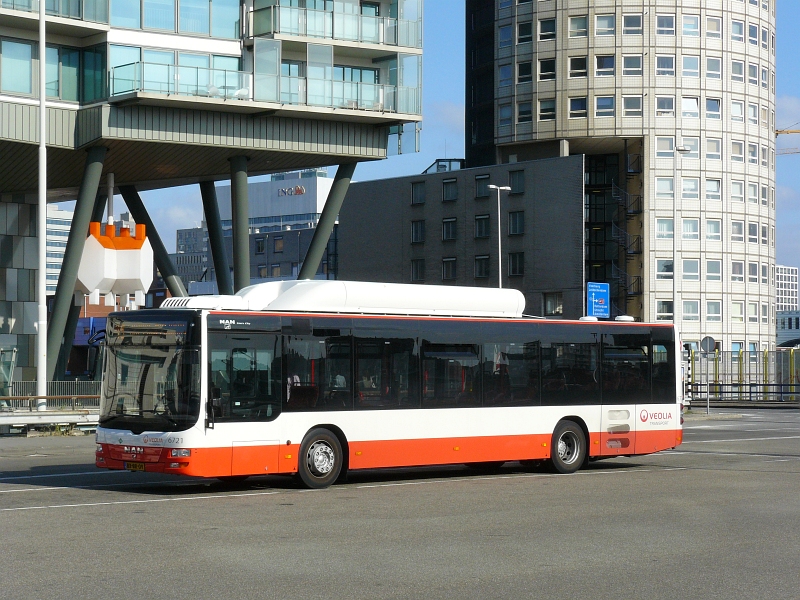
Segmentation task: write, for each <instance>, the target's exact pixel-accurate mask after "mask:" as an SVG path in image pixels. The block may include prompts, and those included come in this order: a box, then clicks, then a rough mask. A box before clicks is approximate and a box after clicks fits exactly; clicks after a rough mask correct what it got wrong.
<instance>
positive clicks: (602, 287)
mask: <svg viewBox="0 0 800 600" xmlns="http://www.w3.org/2000/svg"><path fill="white" fill-rule="evenodd" d="M610 304H611V293H610V292H609V289H608V284H607V283H592V282H591V281H589V282H587V283H586V314H587V316H590V317H598V318H600V319H608V318H609V317H610V316H611V306H610Z"/></svg>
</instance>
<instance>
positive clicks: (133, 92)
mask: <svg viewBox="0 0 800 600" xmlns="http://www.w3.org/2000/svg"><path fill="white" fill-rule="evenodd" d="M45 8H46V13H47V16H46V32H47V33H46V37H47V39H46V42H45V43H46V47H45V48H44V49H43V50H42V49H40V47H39V37H38V36H39V33H38V29H39V12H38V11H39V2H38V1H37V0H0V115H2V118H0V156H4V157H8V160H5V161H4V162H3V164H2V165H0V207H2V208H1V209H0V210H2V212H0V244H2V248H3V250H2V252H0V256H1V257H0V281H2V282H3V285H2V286H0V344H2V345H3V346H6V345H8V346H14V347H17V348H18V349H19V351H18V353H17V360H16V371H17V373H16V376H15V378H17V379H19V378H20V377H21V378H28V379H32V378H33V375H34V372H35V370H34V369H35V362H36V360H35V352H34V347H35V344H34V343H33V339H34V337H35V335H36V319H37V302H38V299H37V298H36V297H35V294H33V295H32V294H24V293H23V294H22V295H20V294H19V293H18V290H20V289H22V288H25V285H26V282H29V284H30V286H33V287H31V289H34V287H35V286H34V283H33V282H34V281H35V274H36V269H37V263H36V261H37V254H36V243H35V236H36V226H35V223H36V217H37V215H36V212H37V211H36V207H35V204H36V193H35V191H36V189H37V185H38V182H37V173H38V169H37V160H38V158H37V156H38V148H37V146H38V141H39V132H38V126H37V124H38V122H39V118H38V115H39V106H38V102H39V96H40V93H44V94H45V96H46V98H47V109H46V110H47V119H48V126H47V139H46V143H47V148H48V153H47V169H48V172H47V181H48V198H49V201H62V200H75V199H77V203H76V208H75V219H74V220H73V225H74V227H76V228H79V229H81V230H83V229H85V228H86V227H87V225H88V221H89V218H90V215H91V214H92V213H94V214H95V215H96V214H102V206H99V207H95V206H93V205H94V204H95V200H96V198H97V195H98V191H100V192H101V195H102V194H103V190H102V189H100V188H101V187H104V186H105V185H106V183H107V181H109V179H108V176H109V175H112V174H113V182H111V183H110V185H112V186H115V188H116V190H117V191H118V192H119V193H122V194H123V196H125V201H126V203H127V204H128V205H129V208H130V209H131V211H132V213H134V214H133V217H134V218H135V219H136V221H137V222H145V221H147V220H148V219H147V217H146V214H144V213H145V212H146V211H145V210H144V208H143V204H142V203H141V201H140V199H138V191H141V190H151V189H156V188H164V187H170V186H173V185H185V184H193V183H204V182H212V181H219V180H223V179H229V178H231V179H235V178H239V177H244V178H245V181H246V177H247V176H248V175H250V176H252V175H258V174H267V173H273V172H281V171H287V170H295V169H297V170H299V169H306V168H313V167H321V166H327V165H343V164H344V165H353V164H355V163H357V162H359V161H364V160H378V159H382V158H385V157H386V156H387V148H388V144H389V143H390V136H392V135H402V133H403V132H404V131H405V130H406V129H410V130H412V131H413V130H414V129H416V128H417V127H418V124H419V122H420V121H421V94H422V89H421V88H422V86H421V81H422V78H421V73H422V0H375V1H369V2H367V1H359V0H336V1H335V2H334V1H332V0H305V1H302V0H301V1H297V0H55V1H52V2H51V1H49V0H48V2H47V3H46V7H45ZM40 65H41V67H42V68H44V69H45V76H46V77H45V85H44V89H43V90H40V89H39V87H40V86H39V69H40ZM392 143H394V141H392ZM101 180H102V184H101ZM240 181H241V179H240ZM201 187H202V186H201ZM246 188H247V186H246V185H239V186H238V189H240V190H243V191H242V195H240V196H238V197H237V198H236V202H237V203H240V204H242V205H244V204H246V202H247V198H246ZM204 189H206V190H207V191H210V190H213V187H211V188H209V187H208V186H206V187H205V188H204ZM208 201H209V202H212V203H213V202H215V201H216V199H215V198H209V199H208ZM131 205H135V207H132V206H131ZM9 215H10V216H11V217H12V218H11V219H8V217H9ZM217 233H218V232H217V231H216V230H213V231H209V235H210V236H212V237H213V236H216V235H217ZM148 235H150V236H151V239H153V236H156V235H157V232H156V231H154V230H153V229H152V228H149V230H148ZM239 235H240V237H246V236H247V235H248V233H247V231H246V224H245V230H244V231H243V232H240V233H239ZM82 244H83V242H82V241H81V240H77V239H76V241H75V242H74V243H72V244H71V245H72V246H73V247H74V250H71V249H70V247H69V246H70V244H69V243H68V247H67V248H65V253H64V254H65V256H64V264H65V265H69V267H70V268H65V269H64V271H63V272H68V273H70V272H72V271H73V270H75V269H73V268H72V267H74V266H75V265H74V263H75V261H77V260H79V257H80V255H81V250H82ZM160 247H162V248H163V246H160ZM247 258H248V256H247V255H243V256H242V257H241V258H237V260H241V261H246V260H247ZM155 260H156V263H157V265H158V268H159V271H160V272H161V274H162V275H163V276H164V279H165V282H166V284H167V285H168V286H178V285H179V284H178V281H179V278H178V277H177V275H176V274H175V269H174V265H170V264H169V262H170V261H169V259H168V256H167V254H166V251H165V250H163V251H158V250H157V251H156V256H155ZM242 266H243V267H244V268H245V270H246V269H249V265H242ZM67 279H69V281H67ZM72 279H74V278H73V277H67V278H65V277H64V276H63V275H62V277H61V278H60V279H59V281H58V283H57V285H56V288H57V289H56V292H55V295H56V298H55V301H54V302H53V313H52V316H51V319H50V326H49V331H48V348H49V349H48V353H47V355H48V357H49V358H48V362H49V361H50V357H52V356H55V355H57V354H58V351H57V348H58V346H57V344H58V343H60V339H61V337H62V334H61V332H60V331H59V329H63V328H64V324H65V322H66V319H67V313H68V312H69V305H70V302H71V298H72V293H73V291H74V281H73V280H72ZM25 289H27V288H25ZM170 291H171V292H172V293H173V294H174V293H176V292H179V291H182V290H179V289H178V288H177V287H176V288H175V289H174V290H172V289H171V290H170ZM51 342H52V343H51ZM51 346H52V348H50V347H51Z"/></svg>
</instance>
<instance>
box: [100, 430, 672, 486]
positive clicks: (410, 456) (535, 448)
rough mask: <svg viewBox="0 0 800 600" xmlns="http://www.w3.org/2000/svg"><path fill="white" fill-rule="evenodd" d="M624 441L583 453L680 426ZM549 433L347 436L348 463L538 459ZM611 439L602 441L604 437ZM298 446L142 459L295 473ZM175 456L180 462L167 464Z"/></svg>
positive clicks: (207, 471) (635, 445) (635, 446)
mask: <svg viewBox="0 0 800 600" xmlns="http://www.w3.org/2000/svg"><path fill="white" fill-rule="evenodd" d="M625 437H626V438H627V439H629V440H630V442H629V443H627V444H625V443H623V442H619V444H617V443H615V440H618V439H620V436H617V435H603V434H601V433H591V434H590V435H589V440H588V444H589V445H588V453H589V456H615V455H633V454H649V453H651V452H657V451H659V450H666V449H668V448H674V447H675V446H677V445H679V444H680V443H681V437H682V432H681V431H680V430H658V431H639V432H636V433H631V434H629V435H627V436H625ZM551 439H552V436H551V435H550V434H532V435H511V436H480V437H458V438H437V439H412V440H376V441H352V442H350V443H349V456H348V459H349V461H348V462H349V468H350V469H354V470H356V469H376V468H382V467H415V466H424V465H446V464H462V463H471V462H491V461H515V460H544V459H548V458H550V453H551V451H552V450H551V447H550V446H551ZM609 441H610V442H612V443H608V442H609ZM104 454H106V460H105V462H104V463H101V462H97V463H96V464H97V466H98V467H101V468H107V469H122V468H124V467H123V462H122V461H117V460H111V459H109V458H108V452H104ZM299 460H301V457H300V446H299V445H298V444H291V445H269V446H264V445H260V446H235V447H233V448H231V447H223V448H195V449H192V453H191V456H190V457H188V458H180V459H170V458H169V457H167V456H166V453H165V454H164V458H162V459H161V462H158V463H146V465H145V468H146V470H147V471H148V472H160V473H176V474H177V473H179V474H181V475H192V476H197V477H226V476H229V475H267V474H276V473H283V474H287V473H296V472H297V465H298V461H299ZM177 461H180V462H181V463H182V465H185V466H181V467H180V468H177V469H175V468H170V467H169V464H170V463H171V462H177Z"/></svg>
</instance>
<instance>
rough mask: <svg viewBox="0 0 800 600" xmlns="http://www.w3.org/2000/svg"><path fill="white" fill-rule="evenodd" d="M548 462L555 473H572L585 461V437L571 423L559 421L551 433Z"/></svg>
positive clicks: (575, 425)
mask: <svg viewBox="0 0 800 600" xmlns="http://www.w3.org/2000/svg"><path fill="white" fill-rule="evenodd" d="M550 452H551V457H550V462H551V463H552V465H553V470H554V471H555V472H556V473H563V474H567V473H574V472H575V471H577V470H578V469H580V468H581V466H583V463H584V461H585V460H586V436H585V435H584V434H583V430H582V429H581V428H580V426H579V425H578V424H577V423H575V422H573V421H559V423H558V425H556V429H555V431H554V432H553V440H552V444H551V447H550Z"/></svg>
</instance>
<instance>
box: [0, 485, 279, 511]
mask: <svg viewBox="0 0 800 600" xmlns="http://www.w3.org/2000/svg"><path fill="white" fill-rule="evenodd" d="M281 492H282V490H275V491H271V492H248V493H246V494H216V495H213V496H192V497H186V496H183V497H180V498H152V499H150V500H116V501H114V502H83V503H77V504H50V505H48V506H18V507H17V508H0V512H17V511H23V510H45V509H52V508H89V507H92V506H121V505H124V504H152V503H154V502H181V501H187V502H188V501H190V500H217V499H221V498H245V497H247V496H271V495H274V494H280V493H281Z"/></svg>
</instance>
